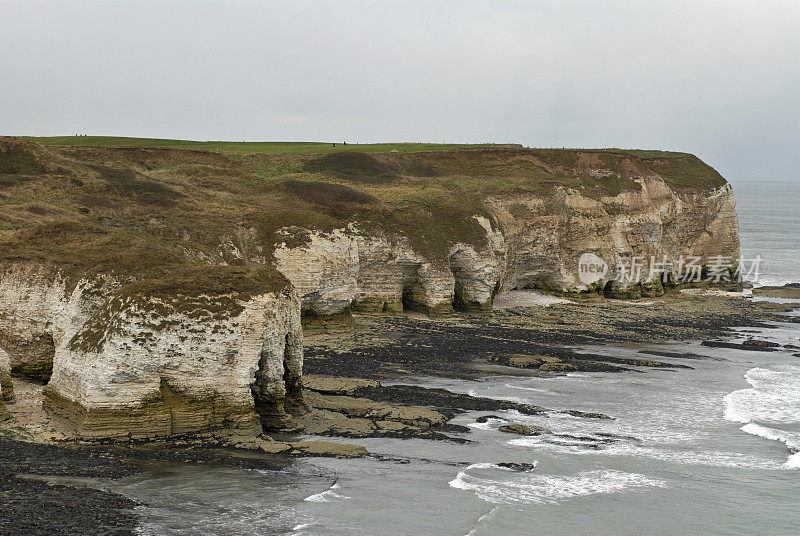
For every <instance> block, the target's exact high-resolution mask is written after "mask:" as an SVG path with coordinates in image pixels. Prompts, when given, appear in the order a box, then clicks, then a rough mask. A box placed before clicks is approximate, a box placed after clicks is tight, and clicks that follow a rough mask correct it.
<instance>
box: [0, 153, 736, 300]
mask: <svg viewBox="0 0 800 536" xmlns="http://www.w3.org/2000/svg"><path fill="white" fill-rule="evenodd" d="M597 169H605V170H609V171H611V172H613V173H612V174H608V175H606V176H598V174H597V173H596V170H597ZM653 173H658V174H659V175H660V176H662V177H663V178H664V179H665V181H666V182H667V183H668V184H670V185H671V186H672V187H674V188H693V189H701V190H707V189H710V188H713V187H717V186H720V185H722V184H724V179H723V178H722V177H721V176H720V175H719V174H718V173H717V172H716V171H714V170H713V169H712V168H711V167H709V166H707V165H706V164H704V163H702V162H701V161H700V160H699V159H697V158H696V157H694V156H692V155H687V154H682V153H655V155H654V156H651V155H649V154H648V153H644V154H642V155H636V154H631V153H630V152H626V151H615V150H598V151H592V150H585V151H584V150H580V151H579V150H558V149H524V148H514V147H507V146H503V147H499V148H481V149H462V150H452V151H431V152H419V153H357V152H346V153H345V152H343V153H331V154H321V155H320V154H244V153H218V152H208V151H193V150H185V149H168V148H142V147H129V148H120V147H117V148H107V147H43V146H41V145H38V144H35V143H33V142H30V141H25V140H22V139H19V138H0V206H2V210H0V260H3V261H12V260H13V261H37V262H47V263H55V264H58V265H59V266H61V267H62V268H64V269H65V270H66V271H68V272H69V273H72V274H75V275H79V274H86V273H89V274H92V273H105V272H108V273H117V274H122V275H131V276H134V277H135V278H136V279H138V280H151V281H156V282H160V283H159V285H161V287H169V286H170V285H171V284H172V281H173V280H174V279H175V278H176V277H178V279H180V280H181V281H184V282H186V281H196V283H195V284H193V285H192V287H193V288H192V289H187V291H189V290H191V291H197V292H199V291H201V290H202V289H203V288H205V287H206V286H215V285H216V286H217V287H219V285H220V281H227V283H224V284H222V287H223V288H230V289H238V288H241V289H243V290H246V291H248V292H250V291H252V290H253V289H254V285H255V286H256V287H258V286H259V285H262V286H264V287H265V288H266V287H270V288H271V287H276V288H278V287H281V286H282V285H285V281H284V280H283V279H282V278H281V277H280V276H279V275H278V274H276V273H274V270H272V269H271V268H267V267H265V266H262V265H268V264H269V263H270V261H271V251H272V248H273V246H274V244H275V243H276V242H277V241H280V240H298V241H300V240H302V239H303V233H302V232H301V231H299V232H298V233H296V235H295V236H294V237H293V236H292V235H291V233H290V234H289V235H286V234H279V233H277V231H278V230H279V229H281V228H286V227H291V226H294V227H296V228H298V229H300V228H316V229H320V230H326V229H332V228H335V227H342V226H344V225H346V224H347V223H348V222H356V223H357V225H358V226H359V227H361V228H362V229H365V230H370V229H373V230H376V231H385V232H389V233H402V234H404V235H406V236H407V237H408V238H409V239H410V240H411V242H412V245H413V246H414V247H415V248H416V249H417V250H418V251H420V252H421V253H424V254H427V255H429V256H431V257H432V258H444V256H445V255H446V253H447V249H448V247H449V245H450V244H452V243H453V242H456V241H460V242H467V243H479V241H480V239H481V237H482V234H483V231H482V229H481V228H480V227H479V226H478V225H477V224H476V223H475V221H474V219H473V218H472V216H474V215H476V214H484V215H488V214H486V209H485V207H484V203H483V201H484V199H485V198H486V197H487V196H489V195H494V196H498V195H506V194H511V193H516V192H526V193H531V194H537V195H547V194H549V193H551V192H552V191H553V189H554V188H555V187H557V186H569V187H574V188H580V189H581V191H582V192H583V193H584V195H588V196H592V197H596V198H600V197H602V196H605V195H615V194H617V193H619V192H621V191H624V190H626V189H632V188H638V187H639V186H638V184H637V183H635V182H634V180H633V179H634V178H636V177H637V176H645V175H650V174H653ZM237 252H238V253H237ZM221 263H225V264H227V266H217V267H216V268H214V270H211V271H209V268H208V266H209V265H220V264H221ZM245 266H248V267H249V268H244V267H245ZM253 270H257V273H256V272H253ZM176 274H178V275H176ZM193 274H194V275H193ZM226 284H227V287H226ZM157 286H158V285H157ZM161 287H159V288H161ZM215 288H216V287H215Z"/></svg>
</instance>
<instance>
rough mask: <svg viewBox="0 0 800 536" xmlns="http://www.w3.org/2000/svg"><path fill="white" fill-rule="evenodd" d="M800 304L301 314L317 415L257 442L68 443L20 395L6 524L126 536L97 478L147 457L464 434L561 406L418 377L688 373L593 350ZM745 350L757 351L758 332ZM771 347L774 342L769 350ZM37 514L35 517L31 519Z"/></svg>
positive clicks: (712, 329) (696, 334)
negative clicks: (454, 388)
mask: <svg viewBox="0 0 800 536" xmlns="http://www.w3.org/2000/svg"><path fill="white" fill-rule="evenodd" d="M776 292H778V291H776ZM798 305H800V304H797V303H793V304H786V305H781V306H777V307H776V305H775V304H774V303H769V302H756V301H752V300H747V299H744V298H742V297H741V295H734V294H724V295H720V294H719V293H714V292H704V293H689V294H681V293H679V292H671V293H668V294H667V295H665V296H663V297H661V298H659V299H655V300H652V301H641V300H640V301H618V300H605V299H602V298H591V299H586V298H582V299H573V300H567V301H566V302H563V301H562V303H551V304H550V305H548V306H536V307H513V308H510V309H505V310H498V311H495V312H494V313H493V314H491V315H487V314H475V315H469V314H460V315H457V316H453V317H447V318H441V317H439V318H434V319H431V318H428V317H425V316H423V315H417V314H411V315H396V316H385V315H357V316H356V317H355V318H354V319H353V320H352V321H346V322H338V323H337V322H322V321H319V320H317V321H306V325H305V326H304V331H305V343H306V359H305V375H304V381H305V401H306V403H307V404H308V406H309V411H308V412H307V413H306V414H305V415H303V416H301V417H298V418H297V419H296V420H295V422H294V425H295V429H294V430H292V431H290V432H292V434H289V435H287V433H286V432H287V431H285V430H284V431H283V432H282V433H280V434H272V435H262V436H260V437H255V438H254V437H246V436H239V437H236V436H226V437H223V436H214V435H204V436H193V437H185V438H173V439H170V440H168V441H163V442H161V443H156V444H154V443H142V442H135V441H132V442H129V443H127V444H120V443H118V442H117V443H115V444H114V445H113V446H112V445H107V446H101V445H97V444H95V445H92V446H77V445H65V444H64V440H65V439H66V438H64V437H63V436H58V435H53V434H54V433H55V430H54V429H53V428H51V427H49V426H48V422H47V418H46V414H44V413H39V414H37V413H36V411H35V407H36V404H35V402H29V404H28V407H27V409H26V408H25V407H24V406H22V405H17V402H14V403H11V404H8V407H9V408H10V414H11V419H10V420H6V421H5V422H4V424H3V427H2V428H3V436H4V439H2V440H0V457H2V464H1V467H2V472H3V474H2V477H3V478H2V484H0V486H2V489H0V493H2V494H3V496H4V498H5V500H4V501H3V506H2V509H3V513H4V517H3V523H5V525H0V533H14V530H18V528H19V527H20V526H22V527H24V528H25V532H26V533H28V534H52V533H65V534H78V533H81V532H82V531H85V530H86V528H87V527H89V526H91V527H104V528H101V531H105V532H100V533H107V534H129V533H132V530H133V528H134V527H135V522H136V518H135V515H134V513H133V511H132V508H134V507H135V503H133V502H132V501H130V500H128V499H126V498H124V497H120V496H118V495H114V494H112V493H108V492H106V491H104V490H103V482H104V481H106V480H108V479H116V478H121V477H125V476H129V475H132V474H135V473H137V472H139V471H141V470H142V467H143V464H144V465H146V463H145V462H147V461H148V460H151V461H152V460H162V461H168V462H180V463H194V464H208V463H213V464H222V465H229V466H232V467H253V468H258V467H261V468H275V467H280V466H281V465H285V464H288V463H291V458H292V456H305V455H325V456H344V457H350V456H363V455H368V453H367V452H366V450H364V449H363V448H362V447H358V446H356V445H347V444H346V443H340V442H336V443H332V442H325V441H318V440H315V439H314V437H313V436H334V437H345V438H348V437H349V438H364V437H393V438H410V437H417V438H425V439H430V440H444V441H457V442H465V441H469V429H468V428H465V427H463V426H455V425H452V424H448V421H449V420H450V419H452V418H453V417H454V416H456V415H458V414H460V413H463V412H465V411H485V412H486V413H485V415H484V416H483V417H479V419H483V420H486V419H492V418H496V416H494V415H493V414H492V412H495V411H500V410H506V409H514V410H517V411H519V412H520V413H523V414H529V415H535V414H546V413H548V412H552V411H553V410H551V409H549V408H546V407H538V406H532V405H524V404H519V403H515V402H510V401H502V400H494V399H487V398H481V397H475V396H470V395H466V394H459V393H455V392H451V391H448V390H444V389H430V388H425V387H421V386H418V385H414V382H413V378H414V377H415V376H441V377H448V378H462V379H467V378H471V379H475V378H480V377H484V376H486V375H491V374H516V375H530V374H559V373H564V372H565V371H574V370H578V371H581V370H590V371H607V372H619V371H626V370H627V371H647V370H648V369H650V368H654V367H684V368H691V366H692V362H693V360H696V359H702V358H704V357H703V356H699V355H696V354H682V353H672V352H659V351H650V350H643V351H642V354H641V355H642V357H641V358H640V359H632V358H623V357H618V356H614V355H612V354H608V353H600V352H597V351H595V352H592V351H588V350H587V348H590V347H591V348H600V347H602V346H603V345H606V344H615V345H633V346H634V347H635V346H636V345H640V344H645V343H654V342H660V341H667V340H686V339H694V340H703V341H707V344H710V345H715V344H717V343H719V344H723V341H721V340H720V339H722V338H724V337H725V336H726V335H729V334H730V333H731V332H730V329H731V328H732V327H747V326H750V327H759V326H761V327H763V326H765V325H769V323H770V322H775V321H785V320H786V317H784V316H782V313H783V312H784V311H787V310H791V309H793V308H795V307H796V306H798ZM745 344H747V343H745ZM749 345H750V347H753V348H755V347H760V346H759V343H758V341H757V340H756V339H753V342H750V343H749ZM763 346H764V347H763V350H765V351H769V349H770V348H769V347H768V345H763ZM659 357H668V358H670V362H669V363H667V362H664V361H660V360H659V359H658V358H659ZM676 361H677V364H676ZM398 382H399V383H398ZM16 384H17V385H18V391H19V393H18V394H20V395H23V396H22V398H23V399H25V400H32V397H33V396H34V395H35V393H36V391H37V389H38V390H39V392H40V390H41V386H40V385H38V384H36V383H34V382H30V381H27V382H26V381H20V379H19V378H17V382H16ZM40 396H41V395H40ZM561 411H562V412H566V413H569V414H571V415H573V416H575V417H579V418H585V419H604V418H613V416H607V415H602V414H596V413H587V412H584V411H582V409H581V408H571V409H569V410H561ZM37 419H38V420H37ZM502 430H503V431H506V432H508V433H512V434H521V435H538V434H550V433H551V432H550V431H549V430H547V429H532V428H530V427H527V428H526V427H525V426H521V425H519V424H517V423H513V422H505V423H504V424H503V427H502ZM309 436H310V437H309ZM20 439H24V440H25V442H23V441H20ZM570 439H571V438H570V437H566V436H565V437H562V438H561V440H562V441H569V440H570ZM572 439H574V438H572ZM606 440H607V441H615V440H616V438H606ZM31 441H34V442H31ZM43 442H44V443H43ZM58 505H64V506H63V507H62V508H57V507H56V506H58ZM30 511H36V512H39V513H40V514H39V515H38V516H34V517H31V516H30V515H29V512H30ZM4 531H5V532H4Z"/></svg>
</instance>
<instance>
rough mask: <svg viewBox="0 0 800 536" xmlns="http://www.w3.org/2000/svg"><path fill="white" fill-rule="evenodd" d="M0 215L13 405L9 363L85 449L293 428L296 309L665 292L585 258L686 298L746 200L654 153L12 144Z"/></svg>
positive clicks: (482, 305) (733, 233)
mask: <svg viewBox="0 0 800 536" xmlns="http://www.w3.org/2000/svg"><path fill="white" fill-rule="evenodd" d="M0 205H2V212H0V379H2V380H3V381H2V382H0V383H2V387H1V388H2V394H3V396H5V397H7V398H10V397H11V396H12V388H13V387H12V385H11V383H10V381H9V380H8V379H7V377H8V374H7V369H8V367H9V366H10V368H11V369H12V370H14V371H17V372H20V373H26V374H28V375H30V376H38V377H40V378H43V379H45V380H47V379H49V384H48V387H47V390H46V395H47V404H48V407H50V408H51V410H52V411H53V412H54V413H55V414H58V415H61V416H63V417H66V421H67V422H69V423H71V425H72V426H74V427H75V428H76V430H77V433H78V434H79V435H82V436H85V437H108V436H122V435H126V434H129V433H131V432H133V433H134V434H136V433H138V434H139V435H142V436H149V435H164V434H171V433H184V432H193V431H203V430H211V429H220V428H226V427H228V428H241V427H249V426H252V425H253V423H254V422H256V419H257V418H258V417H259V416H260V418H261V421H262V423H263V424H265V425H267V426H280V424H281V423H282V422H288V420H289V419H290V414H291V413H292V412H298V411H299V412H302V411H303V408H304V404H303V401H302V394H301V391H300V385H301V379H300V375H301V371H302V334H301V332H300V314H301V311H302V312H303V313H304V314H308V315H331V314H340V313H347V312H349V311H352V310H355V311H371V312H389V313H391V312H397V311H401V310H402V309H404V308H409V309H418V310H423V311H425V312H428V313H431V314H437V313H447V312H450V311H452V310H454V309H456V310H458V309H471V310H488V309H491V306H492V300H493V297H494V295H495V294H496V293H497V292H501V291H503V290H509V289H521V288H542V289H546V290H550V291H558V292H581V291H599V292H605V293H606V294H607V295H609V296H614V297H637V296H639V295H642V294H645V295H657V294H659V293H660V292H661V291H662V284H661V282H660V276H659V277H655V276H652V274H649V273H648V271H647V270H643V271H642V273H641V274H639V275H637V277H636V278H634V279H633V280H630V281H625V282H620V281H615V280H614V273H613V270H610V269H609V270H608V272H607V273H605V274H603V275H602V276H601V277H598V278H597V280H596V281H592V282H591V283H589V284H587V283H586V282H582V281H581V279H580V278H579V272H578V259H579V258H580V256H581V254H583V253H587V252H588V253H593V254H594V255H596V256H597V257H599V258H601V259H602V260H603V261H605V263H607V265H608V266H609V267H613V266H615V265H616V264H618V263H620V262H622V261H625V260H630V259H632V258H639V257H641V258H643V259H650V258H651V257H653V258H656V259H658V260H659V261H662V260H667V261H670V262H673V264H672V266H671V268H669V269H668V272H669V276H668V277H667V281H668V284H672V283H674V282H675V281H676V279H677V276H678V274H677V269H678V268H677V265H678V263H677V260H678V259H679V257H681V256H697V257H702V258H703V259H704V260H703V262H707V261H708V259H710V258H712V257H715V256H724V257H729V258H730V259H732V260H733V261H734V262H735V261H736V259H737V258H738V255H739V241H738V226H737V221H736V213H735V208H734V207H735V202H734V198H733V193H732V190H731V188H730V186H729V185H728V184H727V183H726V182H725V180H724V179H723V178H722V177H721V176H720V175H719V174H718V173H717V172H716V171H714V170H713V169H712V168H711V167H709V166H708V165H706V164H704V163H703V162H701V161H700V160H699V159H697V158H696V157H694V156H692V155H688V154H683V153H665V152H658V151H621V150H554V149H553V150H550V149H525V148H521V147H516V146H498V147H489V148H486V147H484V148H474V149H470V148H468V149H459V150H447V151H429V152H391V153H359V152H342V153H329V154H292V155H286V154H256V153H253V154H251V153H214V152H206V151H193V150H182V149H165V148H137V147H127V148H126V147H117V148H113V147H103V148H98V147H43V146H41V145H37V144H35V143H32V142H28V141H24V140H21V139H17V138H0ZM656 279H658V280H656ZM5 362H8V365H4V363H5ZM3 370H6V372H5V373H4V372H3ZM154 416H155V417H154Z"/></svg>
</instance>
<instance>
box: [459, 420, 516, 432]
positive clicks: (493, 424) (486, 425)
mask: <svg viewBox="0 0 800 536" xmlns="http://www.w3.org/2000/svg"><path fill="white" fill-rule="evenodd" d="M504 422H508V421H507V420H505V419H495V418H492V417H490V418H488V419H486V422H471V423H469V424H467V426H469V427H470V428H474V429H476V430H492V429H494V428H497V427H498V426H500V425H501V424H503V423H504Z"/></svg>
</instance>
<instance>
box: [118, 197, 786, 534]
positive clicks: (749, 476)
mask: <svg viewBox="0 0 800 536" xmlns="http://www.w3.org/2000/svg"><path fill="white" fill-rule="evenodd" d="M734 189H735V193H736V196H737V199H738V212H739V217H740V226H741V237H742V250H743V254H744V255H745V256H755V255H757V254H760V255H761V256H762V258H764V264H765V266H764V268H765V271H766V273H765V276H764V283H766V284H778V283H780V284H782V283H785V282H793V281H800V266H798V264H797V260H796V259H795V255H797V254H800V240H799V239H798V237H797V234H796V233H797V230H798V229H800V211H798V210H797V209H796V208H795V206H794V205H793V203H794V200H795V199H797V198H798V195H799V194H800V184H797V183H795V184H791V183H735V184H734ZM757 331H758V332H759V333H758V334H754V333H752V330H748V332H746V333H745V332H744V331H743V332H742V333H740V334H739V335H740V337H739V338H741V339H744V338H745V337H750V336H753V335H756V336H757V337H758V338H763V339H766V340H771V341H774V342H777V343H780V344H794V345H798V346H800V329H798V324H792V323H779V324H775V327H774V328H770V329H759V330H757ZM649 348H651V349H661V350H664V349H668V350H669V351H672V352H682V351H685V352H687V353H693V354H700V355H703V356H705V358H703V359H691V360H685V359H684V360H677V359H675V360H673V361H674V362H675V363H681V364H686V365H690V366H692V367H694V370H685V369H658V370H647V371H645V372H628V373H621V374H602V373H570V374H567V375H560V376H552V375H551V376H539V377H530V378H520V377H505V376H492V377H488V378H485V379H483V380H482V381H457V380H442V379H432V378H414V379H406V380H405V381H406V382H409V383H411V382H413V383H415V384H417V385H419V384H425V385H429V386H432V387H444V388H447V389H450V390H453V391H458V392H464V393H472V394H476V395H480V396H487V397H494V398H502V399H511V400H516V401H520V402H529V403H532V404H537V405H541V406H545V407H548V408H553V409H580V410H584V411H591V412H600V413H604V414H607V415H610V416H612V417H613V420H598V419H581V418H575V417H572V416H569V415H565V414H558V413H553V414H549V415H543V416H533V417H532V416H525V415H521V414H517V413H515V412H508V411H506V412H496V413H494V415H495V416H497V417H498V418H497V419H490V420H489V421H487V422H485V423H477V422H476V418H477V417H479V416H481V415H486V413H484V412H477V413H467V414H463V415H461V416H459V417H458V418H457V419H456V420H455V421H454V422H455V423H457V424H462V425H464V426H467V427H469V428H470V430H471V431H470V432H469V433H468V434H465V435H464V437H467V438H469V439H470V440H472V442H471V443H468V444H457V443H449V442H434V441H425V440H397V439H369V440H360V441H357V442H358V443H361V444H363V445H365V446H366V447H367V448H368V449H369V450H370V451H371V452H373V453H375V454H376V455H378V456H376V457H372V458H365V459H358V460H335V459H323V458H317V459H303V460H299V461H297V462H296V463H294V464H293V465H292V466H290V467H288V468H287V469H285V470H282V471H249V470H237V469H229V468H207V467H194V466H184V465H168V466H159V467H157V468H154V470H153V471H151V472H148V473H145V474H144V475H141V476H138V477H136V478H133V479H128V480H124V481H121V482H117V483H115V484H113V485H112V487H113V489H115V490H116V491H120V492H122V493H124V494H126V495H128V496H131V497H133V498H136V499H139V500H140V501H142V502H143V503H145V504H146V506H142V507H140V508H139V509H138V513H139V515H140V523H141V525H140V529H139V530H140V532H141V533H142V534H148V535H150V534H152V535H162V534H174V535H184V534H186V535H188V534H226V535H228V534H231V535H232V534H294V535H302V534H308V535H376V534H377V535H384V534H391V535H395V534H397V535H417V536H418V535H443V536H444V535H456V536H463V535H467V534H472V535H510V536H514V535H520V536H522V535H531V534H548V535H562V534H563V535H570V536H574V535H575V534H597V535H612V534H613V535H640V534H726V535H727V534H742V535H745V534H746V535H760V534H764V535H796V534H800V507H798V497H799V494H798V493H799V492H800V458H799V457H800V454H797V451H798V449H800V358H798V357H795V356H793V355H792V353H793V352H794V353H796V352H798V350H788V349H787V350H781V351H776V352H770V353H765V352H751V351H744V350H730V349H719V348H706V347H703V346H700V344H699V342H682V343H671V344H662V345H659V346H658V347H649ZM641 349H645V350H646V349H648V347H644V346H643V347H637V348H633V347H625V348H600V349H598V348H592V349H591V350H592V351H595V352H597V351H605V352H609V353H613V354H614V355H636V356H638V357H641V356H642V354H639V353H638V352H639V350H641ZM659 359H662V360H665V361H670V359H669V358H659ZM506 421H511V422H521V423H527V424H535V425H538V426H544V427H546V428H548V429H550V430H552V431H553V432H555V433H556V434H558V435H555V436H550V435H545V436H537V437H520V436H513V435H509V434H505V433H501V432H499V431H498V430H497V428H498V427H499V426H500V425H501V424H502V423H503V422H506ZM349 441H354V440H349ZM501 464H526V465H525V466H523V467H522V469H523V470H519V469H520V468H519V467H517V468H513V467H508V466H507V465H501Z"/></svg>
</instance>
